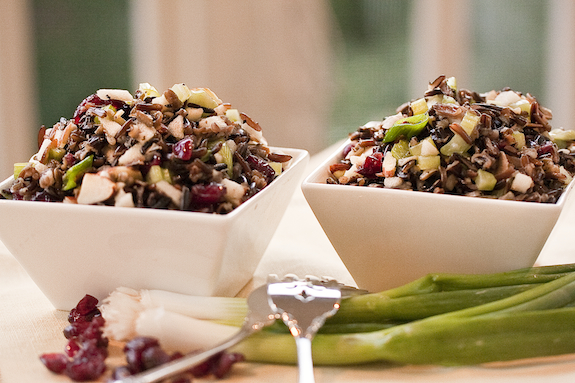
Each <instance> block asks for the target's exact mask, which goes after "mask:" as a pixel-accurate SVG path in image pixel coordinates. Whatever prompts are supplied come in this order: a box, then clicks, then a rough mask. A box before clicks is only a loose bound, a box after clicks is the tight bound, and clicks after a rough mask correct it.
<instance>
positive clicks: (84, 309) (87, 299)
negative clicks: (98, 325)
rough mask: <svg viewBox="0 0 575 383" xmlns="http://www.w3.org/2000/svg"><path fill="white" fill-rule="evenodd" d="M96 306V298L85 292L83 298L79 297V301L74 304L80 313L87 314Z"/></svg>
mask: <svg viewBox="0 0 575 383" xmlns="http://www.w3.org/2000/svg"><path fill="white" fill-rule="evenodd" d="M97 306H98V299H97V298H95V297H93V296H91V295H89V294H86V295H84V298H82V299H80V302H78V304H77V305H76V311H77V312H78V313H79V314H80V315H88V314H90V313H91V312H92V311H93V310H95V309H96V308H97Z"/></svg>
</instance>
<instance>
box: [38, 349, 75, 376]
mask: <svg viewBox="0 0 575 383" xmlns="http://www.w3.org/2000/svg"><path fill="white" fill-rule="evenodd" d="M40 360H41V361H42V363H44V366H46V368H48V370H50V371H52V372H55V373H56V374H61V373H62V372H63V371H64V370H65V369H66V365H67V364H68V357H67V356H66V355H64V354H62V353H49V354H43V355H40Z"/></svg>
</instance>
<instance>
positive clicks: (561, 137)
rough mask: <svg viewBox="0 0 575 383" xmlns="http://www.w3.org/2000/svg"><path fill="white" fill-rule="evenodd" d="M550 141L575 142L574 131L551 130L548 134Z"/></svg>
mask: <svg viewBox="0 0 575 383" xmlns="http://www.w3.org/2000/svg"><path fill="white" fill-rule="evenodd" d="M549 136H550V137H551V140H553V141H554V142H557V141H573V140H575V130H571V129H569V130H565V129H552V130H551V131H550V132H549Z"/></svg>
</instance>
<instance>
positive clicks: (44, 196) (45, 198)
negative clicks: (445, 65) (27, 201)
mask: <svg viewBox="0 0 575 383" xmlns="http://www.w3.org/2000/svg"><path fill="white" fill-rule="evenodd" d="M31 200H32V201H40V202H60V199H59V198H56V197H55V196H53V195H52V194H50V193H48V192H46V191H45V190H42V191H41V192H38V193H36V194H34V196H33V197H32V198H31Z"/></svg>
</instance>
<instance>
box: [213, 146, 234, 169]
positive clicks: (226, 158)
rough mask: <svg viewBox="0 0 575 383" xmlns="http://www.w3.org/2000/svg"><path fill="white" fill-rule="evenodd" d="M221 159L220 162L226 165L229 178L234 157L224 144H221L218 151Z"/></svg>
mask: <svg viewBox="0 0 575 383" xmlns="http://www.w3.org/2000/svg"><path fill="white" fill-rule="evenodd" d="M217 154H219V156H218V157H220V158H221V162H223V163H224V164H226V165H227V167H228V169H227V170H228V175H229V176H230V177H231V176H232V175H233V173H234V155H233V153H232V151H231V149H230V147H229V146H228V144H227V143H226V142H224V143H223V144H222V147H221V148H220V150H219V151H218V153H217Z"/></svg>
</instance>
